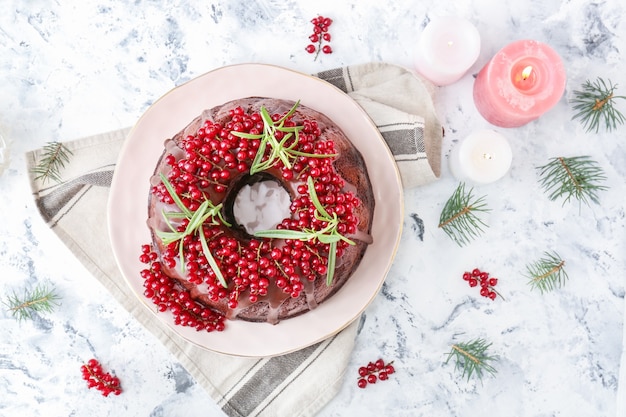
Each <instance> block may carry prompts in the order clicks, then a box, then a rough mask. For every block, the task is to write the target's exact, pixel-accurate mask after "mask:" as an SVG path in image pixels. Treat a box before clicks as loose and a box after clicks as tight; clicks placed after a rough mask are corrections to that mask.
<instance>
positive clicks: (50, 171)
mask: <svg viewBox="0 0 626 417" xmlns="http://www.w3.org/2000/svg"><path fill="white" fill-rule="evenodd" d="M70 155H72V151H70V150H69V149H68V148H67V147H66V146H65V145H64V144H62V143H61V142H57V141H53V142H48V143H46V145H45V146H44V147H43V154H42V156H41V159H40V160H39V162H38V163H37V165H36V166H35V167H33V168H32V172H33V173H34V174H36V175H37V176H36V177H35V179H36V180H41V181H42V182H44V183H45V182H47V181H48V180H49V179H51V180H54V181H56V182H60V181H61V176H60V171H61V169H62V168H64V167H65V164H66V163H68V162H69V161H70V158H69V157H70Z"/></svg>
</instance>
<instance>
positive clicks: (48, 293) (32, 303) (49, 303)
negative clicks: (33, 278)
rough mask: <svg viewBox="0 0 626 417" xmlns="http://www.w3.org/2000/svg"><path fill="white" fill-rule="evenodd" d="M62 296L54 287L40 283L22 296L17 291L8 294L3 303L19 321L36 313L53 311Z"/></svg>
mask: <svg viewBox="0 0 626 417" xmlns="http://www.w3.org/2000/svg"><path fill="white" fill-rule="evenodd" d="M60 299H61V297H60V296H59V295H58V294H57V293H56V290H55V289H54V287H52V288H50V287H48V286H47V285H45V284H38V285H37V286H36V287H35V288H34V289H32V290H30V291H28V290H24V294H23V295H22V296H20V295H18V294H17V293H16V292H15V291H14V292H12V293H11V294H10V295H8V296H7V298H6V300H4V301H3V304H4V305H5V306H7V308H8V311H10V312H11V314H12V315H13V317H14V318H16V319H17V320H18V321H19V322H21V321H23V320H27V319H32V318H33V316H34V315H35V314H36V313H51V312H52V311H53V310H54V308H55V307H57V306H59V305H60V303H59V300H60Z"/></svg>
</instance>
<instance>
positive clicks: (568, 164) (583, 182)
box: [537, 156, 608, 205]
mask: <svg viewBox="0 0 626 417" xmlns="http://www.w3.org/2000/svg"><path fill="white" fill-rule="evenodd" d="M537 169H539V170H540V174H539V175H540V184H541V186H542V188H543V189H544V191H545V192H546V193H548V198H549V199H550V200H551V201H554V200H556V199H558V198H561V197H564V198H565V200H564V201H563V205H565V203H567V202H568V201H569V200H570V199H571V198H572V197H574V198H575V199H576V200H578V201H579V202H584V203H586V204H587V205H589V201H593V202H594V203H596V204H598V195H597V192H598V191H604V190H607V189H608V187H605V186H603V185H599V184H598V183H599V182H601V181H604V180H605V179H606V176H605V175H604V171H603V170H602V168H601V167H600V166H599V165H598V163H597V162H596V161H594V160H593V159H591V158H590V157H589V156H574V157H569V158H566V157H557V158H552V159H550V162H548V163H547V164H546V165H543V166H541V167H538V168H537Z"/></svg>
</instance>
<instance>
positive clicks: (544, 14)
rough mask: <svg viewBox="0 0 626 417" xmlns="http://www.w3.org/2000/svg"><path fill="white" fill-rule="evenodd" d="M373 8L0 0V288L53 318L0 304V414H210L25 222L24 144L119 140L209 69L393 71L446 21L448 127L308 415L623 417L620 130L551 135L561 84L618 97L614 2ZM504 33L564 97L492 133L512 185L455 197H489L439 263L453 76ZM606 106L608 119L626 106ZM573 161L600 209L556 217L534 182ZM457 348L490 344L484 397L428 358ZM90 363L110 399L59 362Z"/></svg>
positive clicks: (443, 101) (466, 126)
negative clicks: (476, 50)
mask: <svg viewBox="0 0 626 417" xmlns="http://www.w3.org/2000/svg"><path fill="white" fill-rule="evenodd" d="M389 3H390V4H385V5H383V4H382V3H381V4H380V5H374V4H373V3H372V2H362V1H345V2H336V1H328V0H319V1H316V2H307V1H287V2H278V1H273V0H261V1H257V2H249V1H240V0H232V1H221V2H220V1H216V2H213V3H208V2H192V1H184V0H180V1H165V0H161V1H159V0H155V1H143V2H115V3H113V4H112V5H109V3H106V2H97V1H95V0H85V1H82V2H63V1H61V2H43V1H32V2H23V1H19V0H6V1H4V2H3V10H4V11H5V12H4V13H3V14H2V15H1V16H0V56H1V57H2V58H1V59H0V85H1V86H2V95H1V96H0V125H1V129H2V132H3V133H4V136H5V138H6V139H7V141H8V143H9V146H10V151H11V152H10V153H11V161H10V165H9V167H8V168H7V169H6V170H5V171H4V173H3V174H2V176H0V193H1V194H2V197H1V198H0V205H1V210H2V213H3V214H4V215H5V219H7V218H9V219H10V220H9V221H6V220H5V221H4V222H3V223H2V225H1V226H0V273H1V274H2V282H1V283H0V293H1V294H0V295H1V296H2V299H4V298H5V295H6V293H7V292H9V291H11V290H20V289H21V288H23V287H25V286H33V285H34V284H35V283H37V282H52V283H54V284H55V285H56V287H57V288H58V291H59V293H60V294H61V295H62V297H63V304H62V306H61V307H59V308H58V309H57V311H56V312H55V313H54V314H51V315H44V316H41V317H38V318H37V319H36V320H35V321H34V322H25V323H22V324H21V325H19V324H18V323H17V322H15V321H14V320H13V319H12V318H11V317H10V315H9V314H8V313H7V312H6V310H5V309H4V308H3V309H2V312H1V313H0V331H1V333H2V341H0V392H2V395H1V396H0V415H2V416H5V415H6V416H16V415H33V416H38V415H42V416H43V415H46V416H47V415H77V416H84V415H90V414H91V415H98V416H113V415H116V416H117V415H141V416H147V415H150V416H168V417H169V416H189V417H193V416H200V415H202V416H207V415H209V416H221V415H222V414H221V412H220V411H219V410H218V409H217V407H216V406H215V405H214V404H213V402H212V401H211V399H210V398H209V397H208V396H207V395H206V394H205V393H204V391H203V390H202V389H201V388H200V387H199V386H198V385H197V384H196V383H195V382H194V381H193V380H192V379H191V378H190V377H189V376H188V374H187V373H186V371H185V370H184V369H182V367H181V366H180V365H179V364H178V363H177V362H176V361H175V360H174V359H173V358H172V357H171V356H170V355H169V354H168V352H167V351H166V350H165V348H163V347H162V346H161V345H160V344H159V343H158V342H157V341H156V339H155V338H153V337H152V336H151V335H150V334H147V333H146V332H145V331H144V330H143V329H142V328H141V327H139V326H138V324H137V323H136V322H135V321H134V320H133V319H132V317H131V316H129V315H128V314H127V313H126V312H125V311H124V310H122V309H121V308H120V307H119V306H118V305H117V304H116V302H115V301H113V300H112V299H111V297H109V295H108V294H107V293H106V292H105V291H104V289H103V288H102V287H101V286H100V285H99V284H98V282H97V281H96V280H95V279H94V278H93V277H91V276H90V275H89V273H88V272H87V271H86V270H84V268H83V267H82V266H81V265H80V264H79V263H78V262H77V261H76V260H75V259H74V258H73V257H72V255H71V254H70V252H69V250H67V249H66V248H64V247H63V246H62V245H60V244H59V241H58V239H57V238H56V236H54V235H53V233H52V232H51V231H49V230H48V229H47V227H46V226H45V225H44V224H43V222H42V220H41V219H40V218H39V215H38V214H37V211H36V207H34V204H33V203H32V198H31V195H30V189H29V186H28V179H27V173H26V172H25V169H24V158H23V154H24V152H25V151H27V150H30V149H33V148H37V147H40V146H42V145H43V144H44V143H45V142H46V141H49V140H69V139H74V138H78V137H82V136H87V135H90V134H94V133H98V132H103V131H108V130H113V129H117V128H120V127H126V126H130V125H132V124H133V123H134V122H135V120H136V119H137V118H138V117H139V116H140V115H141V114H142V112H143V111H144V110H145V109H146V107H147V106H148V105H150V104H151V103H152V102H153V101H154V100H155V99H157V98H158V97H159V96H161V95H162V94H164V93H165V92H167V91H168V90H169V89H170V88H172V87H173V86H175V85H179V84H181V83H183V82H185V81H187V80H189V79H191V78H193V77H195V76H197V75H200V74H202V73H204V72H206V71H208V70H211V69H214V68H217V67H219V66H223V65H227V64H232V63H240V62H263V63H271V64H278V65H283V66H286V67H289V68H292V69H296V70H299V71H303V72H316V71H319V70H323V69H329V68H334V67H337V66H341V65H346V64H357V63H362V62H367V61H387V62H390V63H394V64H400V65H406V66H409V67H410V66H412V62H413V60H414V45H415V43H416V40H417V39H418V37H419V34H420V32H421V30H422V29H423V27H424V26H425V25H426V23H427V22H428V21H429V19H430V18H432V17H433V16H436V15H446V14H457V15H461V16H463V17H466V18H468V19H470V20H471V21H472V22H473V23H474V24H475V25H476V26H477V28H478V30H479V32H480V33H481V37H482V51H481V54H480V56H479V58H478V61H477V63H476V64H475V65H474V66H473V67H472V68H471V69H470V71H469V73H468V74H467V75H466V76H465V77H463V78H462V79H461V80H460V81H459V82H457V83H455V84H453V85H451V86H448V87H443V88H440V89H439V90H438V94H437V96H436V98H435V102H436V106H437V109H438V112H439V115H440V119H441V122H442V123H443V125H444V126H445V128H446V137H445V139H444V144H443V149H444V164H443V173H442V178H441V180H439V181H438V182H436V183H433V184H431V185H428V186H425V187H421V188H418V189H414V190H410V191H407V193H406V203H405V204H406V207H405V211H406V219H405V231H404V235H403V241H402V243H401V245H400V250H399V253H398V256H397V259H396V262H395V264H394V266H393V268H392V270H391V272H390V275H389V277H388V279H387V282H386V284H385V285H384V287H383V291H382V293H381V294H380V295H379V296H378V297H377V299H376V300H375V302H374V303H373V304H372V305H371V306H370V308H369V309H368V310H367V311H366V315H365V320H364V323H363V328H362V330H361V332H360V334H359V336H358V339H357V342H356V348H355V351H354V354H353V359H352V362H351V364H350V369H351V371H349V372H352V373H349V374H348V375H347V377H346V381H345V384H344V386H343V389H342V391H341V392H340V393H339V395H338V396H337V397H336V398H335V399H334V400H333V401H332V402H331V403H330V404H328V406H327V407H326V408H325V409H324V410H323V411H322V413H321V416H325V417H330V416H345V415H363V416H374V415H376V416H378V415H386V416H415V415H428V416H442V417H443V416H457V415H463V416H469V417H472V416H482V415H485V414H486V415H492V416H533V417H534V416H537V417H544V416H545V417H547V416H568V417H575V416H581V417H583V416H584V417H588V416H615V415H617V416H619V417H623V416H624V415H626V407H625V406H624V402H625V401H626V388H625V386H626V375H625V373H626V372H625V371H624V370H623V369H622V378H621V381H622V382H621V384H620V357H621V356H622V355H623V346H624V344H623V332H622V328H623V323H624V287H625V282H624V277H625V276H626V265H625V259H624V255H625V254H626V213H625V211H624V197H623V196H624V195H625V194H626V185H625V181H624V178H626V143H625V142H624V133H623V132H624V131H625V129H626V127H622V128H621V129H620V130H619V131H618V132H617V133H612V134H609V133H604V132H603V133H600V134H590V133H585V132H584V131H583V129H582V128H581V127H580V125H579V124H578V123H577V122H572V121H571V120H570V119H571V116H572V111H571V106H570V105H569V103H568V99H570V98H571V96H572V90H575V89H578V88H579V87H580V85H581V84H582V83H583V82H584V81H585V80H586V79H593V78H595V77H596V76H602V77H604V78H608V79H611V80H612V81H613V82H615V83H617V84H618V85H619V86H620V87H622V88H626V78H625V75H624V71H623V63H624V57H623V55H622V54H621V53H620V51H625V50H626V21H625V20H624V18H623V16H624V14H625V13H626V6H625V5H624V3H623V2H621V1H618V0H607V1H604V2H593V3H590V2H587V1H585V0H571V1H566V2H565V1H564V2H543V1H527V2H517V1H513V0H505V1H496V0H471V1H467V2H463V3H458V4H453V3H452V2H441V1H435V0H421V1H418V0H412V1H393V2H389ZM317 13H321V14H324V15H328V16H330V17H332V18H333V19H334V21H335V23H334V24H333V26H332V27H331V33H332V35H333V40H332V43H331V44H332V46H333V49H334V50H335V53H334V54H332V55H328V56H326V55H325V56H321V59H320V60H318V61H316V62H313V60H312V56H311V55H308V54H306V53H305V52H304V51H303V48H304V46H305V45H306V44H307V37H308V35H309V32H310V29H311V25H310V23H309V20H310V18H312V17H313V16H315V15H316V14H317ZM521 38H531V39H536V40H540V41H543V42H546V43H548V44H550V45H551V46H552V47H553V48H554V49H555V50H556V51H557V52H558V53H559V54H560V55H561V56H562V58H563V60H564V62H565V66H566V68H567V72H568V84H567V89H566V93H565V96H564V97H563V99H562V100H561V101H560V102H559V103H558V104H557V106H556V107H555V108H554V109H552V110H551V111H550V112H549V113H548V114H546V115H544V116H543V117H542V118H540V119H539V120H537V121H536V122H533V123H531V124H529V125H526V126H524V127H521V128H517V129H504V130H502V129H500V130H499V131H501V132H502V133H504V134H505V135H506V136H507V138H509V140H510V143H511V147H512V149H513V165H512V168H511V171H510V174H509V175H508V176H507V177H505V178H504V179H502V180H500V181H499V182H497V183H495V184H490V185H485V186H480V187H477V188H476V189H475V190H476V192H477V193H479V194H481V195H486V196H487V197H486V198H487V203H488V204H489V206H490V207H491V209H492V211H491V212H490V213H489V215H488V216H487V218H486V220H487V222H488V224H489V225H490V226H491V227H489V229H488V230H487V232H486V233H485V235H484V236H483V237H482V238H480V239H479V240H477V241H474V242H473V243H472V244H471V245H469V246H467V247H464V248H459V247H458V246H456V245H455V244H454V243H453V242H452V241H451V240H450V239H449V238H447V237H446V236H445V234H444V233H443V232H442V231H441V230H439V229H437V227H436V226H437V223H438V219H439V213H440V211H441V208H442V206H443V204H444V203H445V200H446V199H447V197H448V196H449V195H450V194H451V193H452V191H453V190H454V187H455V186H456V181H455V180H454V179H453V178H452V176H451V175H450V173H449V172H448V170H447V164H446V163H445V160H446V159H447V156H448V154H449V151H450V149H451V148H452V146H453V144H454V143H455V142H456V141H458V140H459V139H460V138H462V137H465V136H467V135H468V134H469V133H471V132H472V131H475V130H478V129H484V128H491V126H490V125H489V124H488V123H487V122H485V121H484V119H482V118H481V117H480V116H479V115H478V113H477V111H476V109H475V107H474V105H473V102H472V96H471V88H472V80H473V75H474V74H475V73H476V72H477V71H478V70H479V69H480V68H481V67H482V65H484V64H485V63H486V62H487V60H488V59H489V58H490V57H491V56H492V55H493V54H494V53H495V52H496V51H497V50H498V49H500V48H501V47H502V46H504V45H505V44H506V43H508V42H510V41H513V40H517V39H521ZM618 93H621V94H622V95H623V94H624V92H623V90H618ZM618 104H619V105H620V107H621V108H622V109H623V110H624V111H626V101H624V100H622V101H621V102H618ZM583 154H588V155H591V156H592V157H593V158H594V159H596V160H597V161H598V162H599V163H600V164H601V165H602V167H603V168H604V170H605V172H606V174H607V177H608V180H607V185H608V186H609V187H610V189H609V190H608V191H606V192H603V193H601V194H600V199H601V204H600V205H593V206H591V207H587V206H583V207H582V208H581V209H580V211H579V208H578V206H577V205H576V204H572V205H570V204H567V205H565V206H562V205H561V203H560V202H550V201H548V200H547V198H546V197H545V195H544V194H543V193H542V191H541V190H540V189H539V186H538V182H537V172H536V169H535V167H536V166H538V165H542V164H544V163H545V162H546V161H547V159H548V158H551V157H555V156H574V155H583ZM103 220H104V219H103ZM86 233H89V231H86ZM545 250H556V251H557V252H558V253H559V254H560V255H561V256H562V257H563V258H564V259H565V260H566V261H567V262H568V263H567V271H568V274H569V277H570V279H569V281H568V282H567V283H566V285H565V287H564V288H562V289H560V290H558V291H555V292H553V293H549V294H545V295H543V296H542V295H540V294H538V293H534V292H531V291H530V290H529V287H528V286H527V285H526V282H525V278H523V276H522V274H523V272H524V269H525V265H526V264H527V263H528V262H531V261H533V260H535V259H537V258H538V257H540V256H541V254H542V252H543V251H545ZM476 266H478V267H481V268H483V269H485V270H488V271H490V272H491V273H492V274H494V275H497V276H498V277H499V278H500V283H499V284H498V290H499V291H500V292H501V293H502V294H503V295H504V297H505V300H497V301H495V302H491V301H490V300H487V299H484V298H481V297H478V296H477V292H476V291H474V290H470V289H469V288H468V287H467V285H466V284H465V282H463V281H462V279H461V274H462V272H463V271H464V270H467V269H471V268H473V267H476ZM474 337H485V338H488V339H489V340H490V341H492V342H493V347H492V348H493V351H494V353H497V354H498V355H500V356H501V358H502V359H501V360H500V362H499V365H498V370H499V372H498V374H497V376H496V377H495V378H488V379H486V380H484V382H483V384H480V383H476V382H469V383H468V382H466V381H465V380H463V379H461V378H460V376H459V375H457V374H455V373H454V371H453V369H452V366H446V365H443V360H444V359H445V353H446V352H447V350H448V347H449V345H450V343H451V342H452V341H453V340H463V339H464V338H474ZM455 338H456V339H455ZM91 356H96V357H98V358H99V359H100V360H101V361H102V362H103V364H105V366H106V367H108V368H109V369H113V370H114V371H115V372H116V373H117V374H118V376H120V378H121V379H122V382H123V384H124V389H125V392H124V393H123V395H122V396H120V397H114V398H104V397H101V396H100V395H99V394H98V393H97V392H95V391H87V389H86V386H85V384H84V382H83V381H82V380H81V379H80V371H79V366H80V364H81V361H83V360H86V359H88V358H89V357H91ZM378 357H384V358H386V359H388V360H394V361H395V366H396V368H397V370H398V371H397V373H396V374H395V375H394V376H393V377H391V378H390V380H389V381H387V382H384V383H379V384H376V385H375V386H371V387H369V388H368V389H367V390H360V389H358V388H357V387H356V370H357V368H358V366H360V365H362V364H364V363H367V362H368V361H370V360H373V359H376V358H378Z"/></svg>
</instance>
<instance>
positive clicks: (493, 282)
mask: <svg viewBox="0 0 626 417" xmlns="http://www.w3.org/2000/svg"><path fill="white" fill-rule="evenodd" d="M489 285H491V286H492V287H495V286H496V285H498V278H489Z"/></svg>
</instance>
